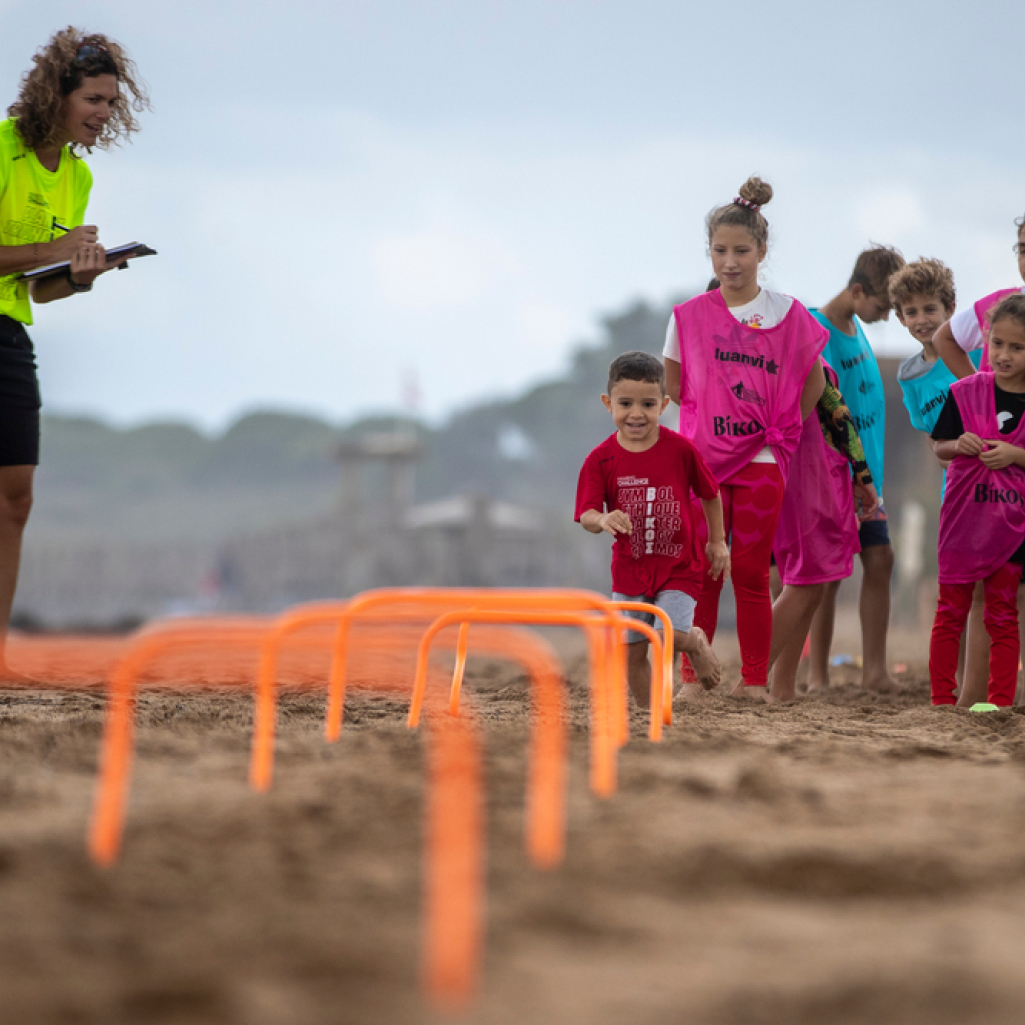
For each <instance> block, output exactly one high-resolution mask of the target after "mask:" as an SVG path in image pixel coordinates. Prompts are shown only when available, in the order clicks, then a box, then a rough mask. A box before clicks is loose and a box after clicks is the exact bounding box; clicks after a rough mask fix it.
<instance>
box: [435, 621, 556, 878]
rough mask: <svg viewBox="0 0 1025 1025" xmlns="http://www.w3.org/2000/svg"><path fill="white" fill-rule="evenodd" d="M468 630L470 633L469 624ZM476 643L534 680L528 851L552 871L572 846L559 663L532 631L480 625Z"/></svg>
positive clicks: (454, 707)
mask: <svg viewBox="0 0 1025 1025" xmlns="http://www.w3.org/2000/svg"><path fill="white" fill-rule="evenodd" d="M453 615H457V613H453ZM463 626H464V627H465V629H466V632H468V631H469V627H470V624H469V622H465V623H464V624H463ZM463 634H464V630H463V629H462V628H461V629H460V632H459V643H460V645H461V646H462V651H463V658H464V659H465V657H466V648H465V644H464V638H463ZM475 640H476V642H477V646H478V649H481V648H483V649H484V650H485V651H486V652H487V653H488V654H489V655H500V656H503V657H505V658H509V659H515V660H516V661H518V662H520V663H522V664H523V666H524V668H525V669H526V670H527V674H528V675H529V677H530V682H531V691H532V693H533V696H534V724H533V728H532V731H531V737H530V760H529V770H528V782H527V813H526V824H527V827H526V828H527V852H528V853H529V854H530V858H531V860H532V861H533V862H534V864H535V865H537V866H538V868H552V867H554V866H555V865H557V864H559V862H561V861H562V858H563V855H564V854H565V847H566V840H565V837H566V702H565V689H564V687H563V678H562V673H561V670H560V665H559V660H558V658H557V656H556V654H555V652H554V651H553V650H552V649H551V646H550V645H549V644H548V643H547V642H546V641H544V640H543V639H542V638H540V637H538V636H537V635H536V634H533V633H531V632H530V631H527V630H516V629H510V628H508V627H505V626H502V627H499V628H492V629H490V630H489V629H488V628H487V627H484V629H481V628H480V627H478V633H477V635H476V637H475ZM457 657H458V654H457ZM417 668H418V669H419V661H418V663H417ZM458 714H459V699H458V696H457V695H455V694H454V693H453V694H452V695H451V696H450V699H449V715H450V716H458Z"/></svg>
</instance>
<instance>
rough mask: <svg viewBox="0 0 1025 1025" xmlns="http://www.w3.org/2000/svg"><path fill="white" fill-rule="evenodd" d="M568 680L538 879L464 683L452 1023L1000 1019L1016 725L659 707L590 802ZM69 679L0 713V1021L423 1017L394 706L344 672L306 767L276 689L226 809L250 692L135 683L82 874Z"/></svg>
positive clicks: (523, 708)
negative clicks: (482, 853)
mask: <svg viewBox="0 0 1025 1025" xmlns="http://www.w3.org/2000/svg"><path fill="white" fill-rule="evenodd" d="M92 643H94V645H96V646H97V647H96V650H97V651H100V649H102V647H103V644H104V643H105V642H102V641H97V642H92ZM568 662H569V664H570V668H571V672H570V687H571V701H572V713H571V721H570V724H569V726H570V744H571V746H570V757H571V773H570V788H569V804H568V842H567V857H566V861H565V863H564V864H563V865H562V866H561V867H559V868H557V869H556V870H554V871H551V872H547V873H543V872H539V871H538V870H536V869H535V868H534V867H532V866H531V865H530V864H529V862H528V859H527V857H526V855H525V853H524V849H523V818H524V816H523V798H524V777H525V771H526V758H525V755H526V748H527V739H528V733H529V721H530V720H529V715H530V713H529V701H528V693H527V681H526V679H525V677H524V676H523V675H522V674H520V673H519V672H518V671H517V670H516V669H515V668H514V667H512V666H509V665H505V664H500V663H494V662H486V661H474V660H472V659H471V662H470V672H469V676H468V681H467V695H468V704H467V712H468V714H472V715H474V716H475V717H476V718H477V720H478V722H479V723H480V725H481V728H482V730H483V734H484V736H485V739H486V775H487V795H488V823H487V826H488V876H487V889H488V906H487V945H486V955H485V960H484V964H483V971H482V985H481V991H480V993H479V996H478V999H477V1000H476V1001H475V1003H474V1004H473V1006H472V1007H471V1009H470V1010H469V1012H468V1013H467V1014H466V1016H465V1017H464V1018H463V1019H462V1020H464V1021H466V1022H468V1023H473V1025H477V1023H480V1025H492V1023H493V1025H505V1023H510V1025H511V1023H514V1022H516V1023H522V1022H531V1023H578V1022H579V1023H585V1022H586V1023H591V1025H594V1023H600V1025H604V1023H609V1025H612V1023H625V1022H630V1023H643V1025H663V1023H664V1025H670V1023H680V1022H687V1023H697V1025H705V1023H708V1025H726V1023H736V1025H760V1023H766V1025H768V1023H777V1022H790V1023H809V1025H810V1023H819V1022H829V1023H844V1025H846V1023H861V1022H865V1023H868V1022H873V1023H877V1022H888V1023H891V1025H894V1023H923V1025H925V1023H930V1025H937V1023H960V1022H988V1023H995V1022H1017V1021H1019V1020H1020V1007H1021V1001H1022V999H1023V997H1025V976H1023V973H1022V972H1021V970H1020V968H1019V960H1020V948H1021V944H1022V942H1023V941H1025V924H1023V923H1025V914H1023V912H1025V854H1023V839H1025V719H1023V717H1022V716H1021V715H1020V714H1019V712H1018V711H1016V710H1011V711H1003V712H998V713H992V714H989V715H978V714H976V715H973V714H970V713H967V712H962V711H957V710H952V709H940V710H935V709H932V708H930V707H929V706H928V703H927V702H928V685H927V676H926V673H925V670H924V666H923V665H922V664H921V663H918V664H914V663H911V664H909V665H908V668H907V670H906V671H905V672H903V673H901V674H900V676H899V679H900V685H899V688H898V689H897V690H896V691H895V692H893V693H891V694H885V695H876V694H866V693H864V692H862V691H861V689H860V688H859V687H858V686H857V685H856V679H857V671H856V670H855V669H854V668H853V667H844V668H843V669H840V670H837V672H836V681H835V682H836V685H835V686H834V687H833V689H832V690H831V691H830V692H829V693H828V694H827V695H825V696H823V697H816V698H811V699H805V700H803V701H800V702H798V703H796V704H793V705H790V706H783V707H767V706H764V705H758V704H754V703H742V702H737V701H736V700H733V699H731V698H729V697H725V696H718V695H712V696H710V697H709V698H708V699H707V700H706V701H705V702H703V703H702V704H700V705H698V706H678V708H677V717H676V724H675V725H674V726H673V727H672V728H671V729H670V730H669V731H667V733H666V736H665V740H664V742H663V743H661V744H659V745H654V744H651V743H650V742H649V741H648V740H647V739H646V736H645V731H646V722H645V719H644V717H643V715H642V714H641V713H640V712H635V713H634V715H633V721H632V724H631V725H632V739H631V741H630V743H629V744H628V745H627V747H626V748H625V749H624V750H623V752H622V755H621V759H620V784H619V791H618V793H617V794H616V795H615V796H614V797H613V798H611V799H609V800H605V801H603V800H599V799H597V798H595V797H594V796H593V795H592V794H591V793H590V791H589V789H588V786H587V755H588V752H587V711H586V702H585V687H584V668H583V663H582V660H581V659H580V657H579V655H573V654H570V656H569V658H568ZM174 671H176V672H180V671H181V667H180V666H178V667H177V668H176V669H175V670H174ZM78 682H79V683H81V684H83V685H84V686H83V687H82V689H78V690H75V689H71V683H72V681H71V680H69V681H68V689H64V690H50V689H47V690H22V691H7V692H5V693H3V694H0V1009H2V1018H3V1020H4V1021H10V1022H18V1023H25V1025H28V1023H35V1022H40V1023H43V1022H45V1023H51V1022H52V1023H55V1025H56V1023H72V1022H73V1023H93V1022H95V1023H101V1022H102V1023H115V1022H133V1023H134V1022H138V1023H142V1022H145V1023H174V1025H178V1023H207V1022H209V1023H239V1025H242V1023H245V1025H279V1023H280V1025H284V1023H294V1022H303V1023H306V1022H309V1023H321V1022H323V1023H325V1025H326V1023H353V1025H356V1023H359V1025H367V1023H382V1025H383V1023H389V1025H395V1023H407V1022H409V1023H413V1022H433V1021H441V1020H445V1019H444V1018H442V1017H440V1016H438V1015H436V1014H435V1013H434V1012H433V1011H432V1010H431V1009H430V1008H429V1007H428V1006H427V1004H426V1003H425V1002H424V1000H423V999H422V997H421V996H420V994H419V992H418V958H419V937H420V925H421V922H420V910H421V904H420V901H421V887H420V883H421V878H420V871H421V845H422V820H421V811H422V769H421V766H422V761H421V759H422V745H423V738H422V737H421V736H420V735H419V734H417V733H414V732H411V731H409V730H407V729H406V726H405V721H404V715H405V710H406V707H407V702H406V700H405V699H404V698H403V697H401V696H400V695H395V696H393V695H385V696H381V695H376V694H373V693H370V692H368V691H366V690H364V689H361V688H360V686H359V681H358V680H357V681H356V686H355V687H354V688H353V690H352V691H351V692H350V695H349V700H348V715H347V722H346V726H345V729H344V732H343V736H342V739H341V741H340V742H339V743H338V744H335V745H326V744H325V743H324V741H323V735H322V725H323V714H324V696H323V691H322V689H320V688H318V687H316V686H314V685H313V684H312V683H311V681H310V680H309V679H300V678H298V677H296V678H293V679H292V680H291V685H290V686H288V687H286V692H285V693H284V694H283V697H282V703H281V709H280V716H279V719H280V733H279V740H278V760H277V773H276V778H275V782H274V786H273V788H272V790H271V791H270V793H269V794H256V793H253V792H252V791H250V790H249V788H248V786H247V781H246V771H247V763H248V758H249V744H250V737H251V729H252V697H251V695H250V694H249V693H248V691H247V690H246V689H245V688H241V687H237V686H235V687H232V686H228V685H223V686H218V687H212V686H207V687H200V688H193V689H191V690H188V691H174V690H169V689H167V682H168V681H166V680H165V681H164V682H163V685H162V686H161V685H159V684H160V681H157V684H158V685H157V686H156V687H154V688H151V689H147V690H145V691H144V692H143V693H142V695H141V697H140V702H139V712H138V723H139V731H138V746H137V761H136V771H135V777H134V782H133V789H132V800H131V806H130V811H129V817H128V822H127V829H126V833H125V840H124V848H123V852H122V856H121V858H120V860H119V862H118V863H117V864H116V865H115V866H114V867H113V868H111V869H109V870H101V869H98V868H95V867H94V866H93V865H92V864H91V863H90V861H89V859H88V857H87V853H86V847H85V833H86V826H87V822H88V817H89V814H90V809H91V802H92V795H93V788H94V781H95V772H96V762H97V754H98V747H99V741H100V736H101V729H102V716H103V712H104V701H105V699H104V697H103V694H102V691H100V690H98V689H96V683H97V681H96V680H95V679H89V678H88V672H87V671H85V670H82V678H81V679H80V680H79V681H78ZM285 682H286V684H288V683H289V680H288V678H287V673H286V680H285Z"/></svg>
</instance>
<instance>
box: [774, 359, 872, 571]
mask: <svg viewBox="0 0 1025 1025" xmlns="http://www.w3.org/2000/svg"><path fill="white" fill-rule="evenodd" d="M822 362H823V367H824V368H825V371H826V376H827V377H828V378H829V380H830V382H831V383H832V384H833V385H834V387H835V386H836V384H837V377H836V373H835V372H834V371H833V368H832V367H831V366H830V365H829V364H828V363H826V362H825V360H823V361H822ZM860 550H861V544H860V542H859V541H858V520H857V516H856V514H855V512H854V489H853V481H852V479H851V471H850V465H849V464H848V462H847V457H846V456H844V455H843V453H841V452H837V450H836V449H835V448H833V447H832V445H830V444H829V443H828V442H827V441H826V439H825V438H824V437H823V436H822V426H821V424H820V423H819V414H818V410H817V409H813V410H812V411H811V412H810V413H809V414H808V416H807V417H806V418H805V421H804V427H803V429H802V431H801V441H800V444H799V445H798V446H797V451H796V452H795V453H794V457H793V459H792V460H791V461H790V476H789V477H788V478H787V489H786V494H785V495H784V497H783V507H782V508H781V509H780V514H779V525H778V526H777V527H776V540H775V542H774V543H773V546H772V551H773V554H774V555H775V556H776V563H777V565H778V566H779V572H780V579H781V580H782V581H783V583H784V584H792V585H799V586H809V585H811V584H824V583H829V582H831V581H834V580H845V579H846V578H847V577H849V576H850V575H851V571H852V570H853V569H854V555H855V553H856V552H859V551H860Z"/></svg>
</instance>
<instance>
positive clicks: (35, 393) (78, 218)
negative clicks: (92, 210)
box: [0, 28, 148, 679]
mask: <svg viewBox="0 0 1025 1025" xmlns="http://www.w3.org/2000/svg"><path fill="white" fill-rule="evenodd" d="M146 106H148V99H147V96H146V93H145V89H144V87H143V86H142V85H141V83H139V82H138V81H137V78H136V69H135V65H134V64H133V63H132V61H130V60H129V59H128V57H127V56H126V55H125V53H124V51H123V50H122V49H121V47H120V46H118V44H117V43H116V42H114V41H113V40H111V39H108V38H107V37H106V36H102V35H83V34H82V33H81V32H79V31H78V30H77V29H73V28H67V29H65V30H64V31H63V32H58V33H57V34H56V35H55V36H54V37H53V38H52V39H51V40H50V41H49V43H47V44H46V46H45V47H43V48H42V49H41V50H40V51H39V52H38V53H37V54H36V55H35V57H34V58H33V67H32V69H31V70H30V71H28V72H27V73H26V74H25V75H24V77H23V78H22V80H21V87H20V89H19V92H18V98H17V99H16V100H15V102H14V103H13V104H11V106H10V107H8V108H7V113H8V115H9V117H8V119H7V120H6V121H2V122H0V679H3V678H7V679H10V678H13V677H15V675H16V674H14V673H12V672H11V671H10V670H9V669H8V668H7V663H6V660H5V659H4V657H3V650H4V649H3V644H4V641H5V640H6V634H7V625H8V622H9V620H10V614H11V603H12V602H13V600H14V588H15V585H16V583H17V579H18V563H19V559H20V555H21V536H22V532H23V530H24V528H25V523H26V521H27V520H28V514H29V510H30V508H31V506H32V477H33V474H34V472H35V468H36V465H37V464H38V462H39V406H40V398H39V384H38V382H37V379H36V361H35V355H34V352H33V348H32V342H31V340H30V339H29V336H28V332H27V331H26V330H25V326H26V325H28V324H31V323H32V305H31V304H32V302H36V303H48V302H53V301H54V300H55V299H67V298H68V297H70V296H73V295H75V294H77V293H79V292H88V291H90V290H91V289H92V287H93V282H94V281H95V280H96V278H98V277H99V276H100V275H101V274H102V273H103V272H104V271H105V270H109V269H110V268H109V267H108V266H107V263H106V254H105V252H104V249H103V246H101V245H100V243H99V232H98V230H97V228H96V226H95V225H91V224H84V223H83V222H84V220H85V208H86V204H87V203H88V201H89V189H90V187H91V186H92V174H91V173H90V172H89V168H88V167H87V166H86V164H85V163H84V161H83V160H82V159H81V156H80V153H79V151H80V150H83V149H84V150H91V149H92V148H93V147H94V146H99V147H100V149H106V148H107V147H108V146H110V145H111V144H113V143H117V142H118V141H119V140H120V139H123V138H125V139H127V138H128V137H129V136H131V134H132V133H133V132H135V131H137V130H138V127H139V126H138V123H137V122H136V120H135V118H134V117H133V115H132V111H133V110H135V111H139V110H142V109H143V108H144V107H146ZM67 260H70V261H71V266H70V269H69V271H68V273H67V274H65V275H63V276H60V277H57V278H46V279H41V280H39V281H34V282H32V283H31V284H27V283H26V282H24V281H21V280H19V279H18V275H19V274H21V273H23V272H24V271H28V270H32V269H34V268H36V267H43V266H46V265H48V264H51V263H61V262H63V261H67Z"/></svg>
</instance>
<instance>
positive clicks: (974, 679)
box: [890, 259, 989, 706]
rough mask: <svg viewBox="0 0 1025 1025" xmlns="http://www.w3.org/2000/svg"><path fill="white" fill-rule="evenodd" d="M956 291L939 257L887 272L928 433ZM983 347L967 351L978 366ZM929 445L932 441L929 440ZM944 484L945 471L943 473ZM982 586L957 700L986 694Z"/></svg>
mask: <svg viewBox="0 0 1025 1025" xmlns="http://www.w3.org/2000/svg"><path fill="white" fill-rule="evenodd" d="M956 301H957V296H956V293H955V291H954V275H953V274H952V273H951V272H950V268H949V267H947V266H946V265H945V264H943V263H942V262H941V261H939V260H924V259H922V260H916V261H915V262H914V263H909V264H908V265H907V266H906V267H902V268H901V269H900V270H899V271H897V273H896V274H894V276H893V277H892V278H890V302H891V303H892V304H893V310H894V312H895V313H896V314H897V319H898V320H899V321H900V322H901V324H903V325H904V327H906V328H907V329H908V333H909V334H910V335H911V337H912V338H914V339H915V341H917V342H918V343H919V344H920V345H921V346H922V351H921V352H918V353H915V355H914V356H908V358H907V359H906V360H904V362H903V363H901V365H900V368H899V369H898V371H897V383H898V384H899V385H900V388H901V391H902V392H903V394H904V405H905V406H906V407H907V411H908V414H909V416H910V417H911V424H912V426H913V427H914V428H915V429H916V430H919V431H923V432H925V434H926V435H927V436H928V435H930V434H931V433H932V429H933V428H934V427H935V426H936V420H937V418H938V417H939V415H940V410H941V409H942V408H943V406H944V404H945V403H946V401H947V396H948V395H949V394H950V386H951V385H952V384H953V383H954V382H955V381H956V380H957V378H956V377H955V376H954V375H953V374H952V373H951V372H950V370H948V369H947V367H946V365H945V364H944V363H943V361H942V360H941V359H939V358H938V356H937V353H936V347H935V345H934V344H933V336H934V335H935V334H936V332H937V331H938V330H939V329H940V327H941V326H942V325H943V324H945V323H946V322H947V321H948V320H950V318H951V317H952V316H953V315H954V308H955V306H956ZM981 356H982V349H974V350H973V351H972V352H970V353H969V354H968V357H969V359H970V360H971V363H972V366H973V367H975V368H976V369H978V366H979V360H980V358H981ZM930 448H932V442H931V441H930ZM943 481H944V490H946V473H944V478H943ZM983 600H984V595H983V588H982V586H981V584H980V585H977V586H976V588H975V594H974V596H973V598H972V607H971V612H970V613H969V616H968V630H967V634H966V635H965V636H964V637H963V638H962V644H961V651H962V656H961V657H959V662H958V665H959V667H960V668H961V669H962V670H963V672H962V674H961V681H962V682H961V694H960V697H959V698H958V704H959V705H967V706H971V705H974V704H975V703H976V702H977V701H985V700H986V679H987V677H988V668H987V667H988V663H989V636H988V635H987V633H986V629H985V626H984V625H983Z"/></svg>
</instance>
